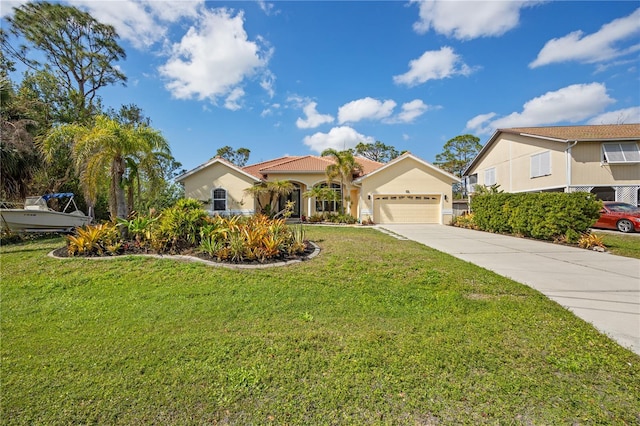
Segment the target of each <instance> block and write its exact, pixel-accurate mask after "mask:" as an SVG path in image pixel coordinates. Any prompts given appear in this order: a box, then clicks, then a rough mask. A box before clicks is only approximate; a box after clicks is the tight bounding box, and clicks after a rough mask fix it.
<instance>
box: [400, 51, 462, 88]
mask: <svg viewBox="0 0 640 426" xmlns="http://www.w3.org/2000/svg"><path fill="white" fill-rule="evenodd" d="M472 72H473V70H472V69H471V67H469V66H468V65H467V64H465V63H464V62H462V61H461V59H460V56H459V55H457V54H456V53H454V51H453V49H452V48H451V47H448V46H444V47H442V48H441V49H440V50H429V51H426V52H424V53H423V54H422V56H420V57H419V58H418V59H413V60H411V61H409V71H407V72H406V73H405V74H401V75H396V76H394V77H393V81H394V82H395V83H396V84H406V85H407V86H415V85H417V84H422V83H424V82H426V81H428V80H439V79H443V78H448V77H451V76H454V75H458V74H459V75H465V76H466V75H469V74H471V73H472Z"/></svg>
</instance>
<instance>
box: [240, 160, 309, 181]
mask: <svg viewBox="0 0 640 426" xmlns="http://www.w3.org/2000/svg"><path fill="white" fill-rule="evenodd" d="M295 158H300V157H295V156H294V157H292V156H287V157H280V158H274V159H273V160H267V161H263V162H261V163H256V164H250V165H248V166H245V167H243V168H242V170H244V171H245V172H247V173H249V174H250V175H253V176H255V177H257V178H259V179H262V174H261V173H260V170H261V169H264V168H268V167H271V166H273V165H276V164H279V163H281V162H284V161H289V160H291V159H295Z"/></svg>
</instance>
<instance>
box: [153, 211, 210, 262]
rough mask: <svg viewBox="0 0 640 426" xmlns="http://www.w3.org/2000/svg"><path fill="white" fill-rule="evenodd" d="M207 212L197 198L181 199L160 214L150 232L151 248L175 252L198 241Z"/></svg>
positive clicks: (164, 251)
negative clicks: (156, 223) (155, 225)
mask: <svg viewBox="0 0 640 426" xmlns="http://www.w3.org/2000/svg"><path fill="white" fill-rule="evenodd" d="M208 216H209V215H208V214H207V212H206V211H205V210H204V209H203V208H202V204H201V203H200V201H198V200H193V199H182V200H178V202H177V203H176V204H175V205H174V206H172V207H169V208H168V209H165V210H164V211H163V212H162V214H161V215H160V219H159V220H158V225H157V227H154V228H153V231H152V233H151V245H152V248H153V249H155V250H156V251H158V252H160V253H166V252H169V253H177V252H179V251H181V250H183V249H185V248H187V247H191V246H196V245H198V244H199V243H200V229H201V228H202V226H203V225H205V224H206V223H207V218H208Z"/></svg>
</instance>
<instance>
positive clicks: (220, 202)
mask: <svg viewBox="0 0 640 426" xmlns="http://www.w3.org/2000/svg"><path fill="white" fill-rule="evenodd" d="M211 198H212V200H213V202H212V204H213V211H216V212H217V211H225V210H227V191H226V190H225V189H222V188H217V189H214V190H213V197H211Z"/></svg>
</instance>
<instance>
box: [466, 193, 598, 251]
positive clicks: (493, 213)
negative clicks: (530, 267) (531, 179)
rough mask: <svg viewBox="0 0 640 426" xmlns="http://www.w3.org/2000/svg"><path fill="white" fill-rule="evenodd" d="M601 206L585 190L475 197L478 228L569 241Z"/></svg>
mask: <svg viewBox="0 0 640 426" xmlns="http://www.w3.org/2000/svg"><path fill="white" fill-rule="evenodd" d="M601 206H602V204H601V202H600V201H598V200H597V199H596V198H595V196H594V195H593V194H590V193H585V192H574V193H570V194H567V193H559V192H556V193H521V194H510V193H487V194H480V195H477V196H475V197H473V198H472V199H471V209H472V210H473V212H474V216H473V221H474V223H475V225H476V226H477V227H478V229H482V230H485V231H490V232H502V233H511V234H516V235H521V236H525V237H531V238H537V239H542V240H554V239H558V238H562V239H564V240H567V241H569V242H576V241H577V240H578V238H579V237H580V234H582V233H584V232H586V231H587V230H588V229H589V228H590V227H591V225H593V223H594V222H595V221H596V220H597V218H598V217H599V211H600V209H601Z"/></svg>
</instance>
